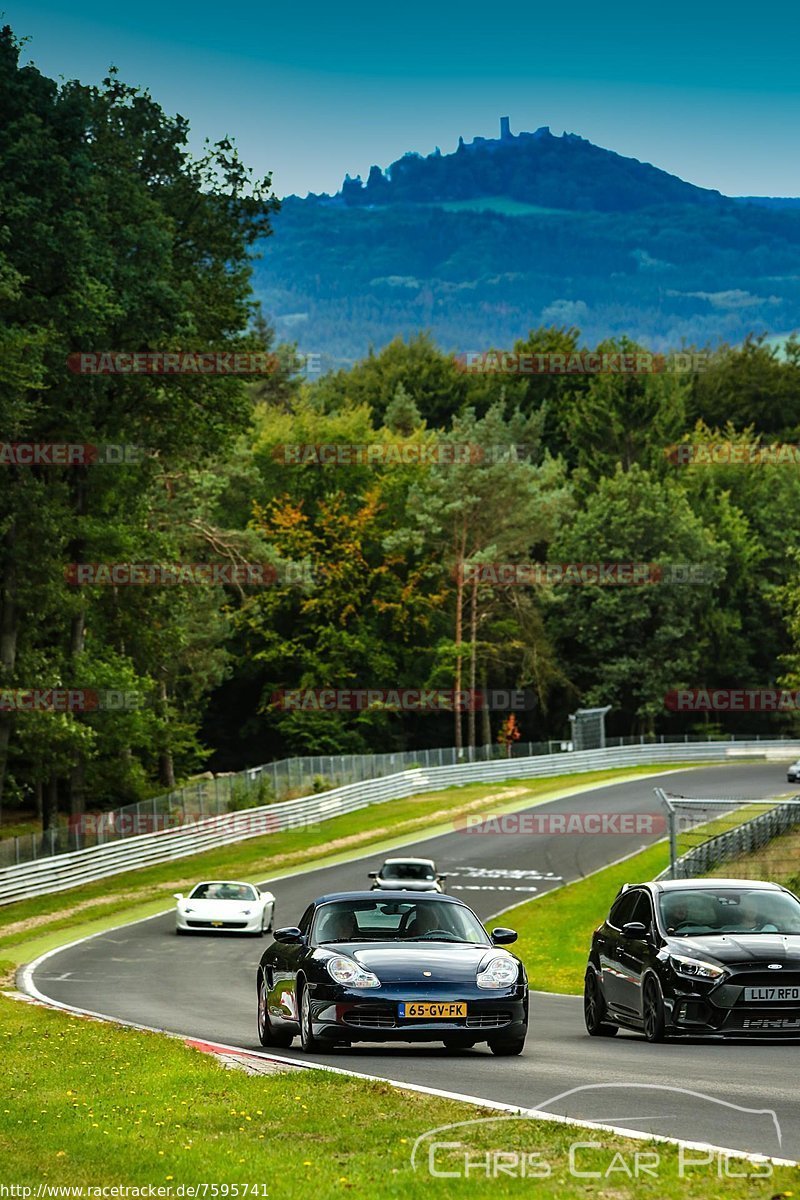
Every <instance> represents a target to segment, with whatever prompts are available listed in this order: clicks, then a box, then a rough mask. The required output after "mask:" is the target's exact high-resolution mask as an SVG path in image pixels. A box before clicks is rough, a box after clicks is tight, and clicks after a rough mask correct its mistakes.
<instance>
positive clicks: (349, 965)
mask: <svg viewBox="0 0 800 1200" xmlns="http://www.w3.org/2000/svg"><path fill="white" fill-rule="evenodd" d="M274 936H275V940H274V942H273V943H272V944H271V945H270V946H268V947H267V949H266V950H265V952H264V955H263V957H262V959H261V962H260V964H259V967H258V975H257V988H258V1036H259V1039H260V1041H261V1044H262V1045H263V1046H273V1047H280V1046H289V1045H291V1043H292V1040H293V1039H294V1038H295V1037H297V1036H298V1035H299V1037H300V1043H301V1046H302V1048H303V1050H304V1051H306V1052H308V1053H312V1052H314V1051H318V1050H320V1049H322V1048H323V1047H325V1046H332V1045H339V1046H350V1045H351V1044H352V1043H353V1042H389V1041H396V1042H434V1041H440V1042H444V1044H445V1046H446V1047H447V1048H448V1049H450V1050H460V1049H463V1048H466V1047H470V1046H474V1045H475V1044H476V1043H477V1042H488V1044H489V1048H490V1049H491V1050H492V1052H493V1053H494V1054H519V1053H521V1051H522V1048H523V1046H524V1045H525V1037H526V1034H527V1032H528V981H527V978H526V975H525V968H524V966H523V965H522V963H521V962H520V960H519V959H518V958H516V957H515V955H513V954H511V953H510V952H509V951H508V950H505V949H503V947H504V946H506V945H509V944H510V943H511V942H514V941H516V937H517V935H516V933H515V932H514V930H513V929H500V928H498V929H494V930H493V931H492V934H491V937H490V936H489V934H487V932H486V930H485V929H484V927H483V925H482V924H481V922H480V921H479V920H478V918H477V917H476V915H475V913H474V912H473V911H472V909H471V908H468V907H467V905H466V904H463V903H462V902H461V901H460V900H457V899H455V897H453V896H442V895H435V894H427V893H409V892H407V891H397V892H388V891H382V892H380V893H377V892H372V891H370V892H340V893H337V894H334V895H330V896H321V897H320V898H319V899H318V900H315V901H314V902H313V903H312V904H310V905H309V906H308V908H307V909H306V911H305V912H304V913H303V916H302V918H301V920H300V924H299V925H298V926H297V927H292V928H288V929H278V930H277V931H276V932H275V935H274Z"/></svg>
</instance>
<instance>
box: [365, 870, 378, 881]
mask: <svg viewBox="0 0 800 1200" xmlns="http://www.w3.org/2000/svg"><path fill="white" fill-rule="evenodd" d="M377 878H378V872H377V871H370V873H369V875H367V879H377Z"/></svg>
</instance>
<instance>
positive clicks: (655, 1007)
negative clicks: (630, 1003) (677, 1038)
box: [642, 975, 667, 1042]
mask: <svg viewBox="0 0 800 1200" xmlns="http://www.w3.org/2000/svg"><path fill="white" fill-rule="evenodd" d="M642 1020H643V1023H644V1036H645V1037H646V1038H647V1040H648V1042H663V1041H664V1039H665V1037H666V1031H667V1017H666V1013H665V1011H664V997H663V996H662V995H661V988H660V987H659V984H658V980H657V979H656V978H655V976H654V975H648V976H647V978H646V979H645V981H644V990H643V993H642Z"/></svg>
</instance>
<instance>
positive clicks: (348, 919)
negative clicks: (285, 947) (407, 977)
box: [311, 899, 491, 945]
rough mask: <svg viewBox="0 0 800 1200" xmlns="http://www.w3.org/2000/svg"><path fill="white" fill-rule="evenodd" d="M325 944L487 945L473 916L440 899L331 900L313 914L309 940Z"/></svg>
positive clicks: (481, 928) (458, 906) (478, 923)
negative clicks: (397, 942) (447, 943)
mask: <svg viewBox="0 0 800 1200" xmlns="http://www.w3.org/2000/svg"><path fill="white" fill-rule="evenodd" d="M311 940H312V941H313V942H314V943H315V944H316V945H324V944H326V943H328V942H387V941H402V942H414V941H417V942H421V941H425V942H471V943H477V944H479V945H491V942H490V940H489V937H488V935H487V933H486V930H485V929H484V928H483V926H482V925H481V923H480V921H479V920H478V918H477V917H476V916H475V915H474V913H472V912H470V910H469V909H468V908H464V907H463V906H462V905H460V904H453V903H449V902H447V901H442V900H386V901H381V900H379V899H375V900H372V899H370V900H355V901H354V900H333V901H331V902H330V904H323V905H322V906H321V907H320V908H319V910H318V911H317V915H316V917H315V920H314V929H313V933H312V939H311Z"/></svg>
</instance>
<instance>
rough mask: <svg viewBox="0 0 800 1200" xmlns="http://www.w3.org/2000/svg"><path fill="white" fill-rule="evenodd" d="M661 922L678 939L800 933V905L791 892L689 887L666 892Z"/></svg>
mask: <svg viewBox="0 0 800 1200" xmlns="http://www.w3.org/2000/svg"><path fill="white" fill-rule="evenodd" d="M659 903H660V908H661V919H662V921H663V923H664V928H665V929H666V931H667V933H670V934H674V935H675V936H676V937H708V936H709V935H713V934H717V933H719V934H734V935H735V934H753V933H800V902H798V901H797V900H796V899H795V898H794V896H790V895H789V894H788V893H787V892H768V891H760V890H758V889H756V888H713V887H710V888H708V889H706V888H703V890H702V891H700V890H698V889H695V888H687V889H686V890H685V891H683V890H679V891H668V892H663V893H662V895H661V899H660V902H659Z"/></svg>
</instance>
